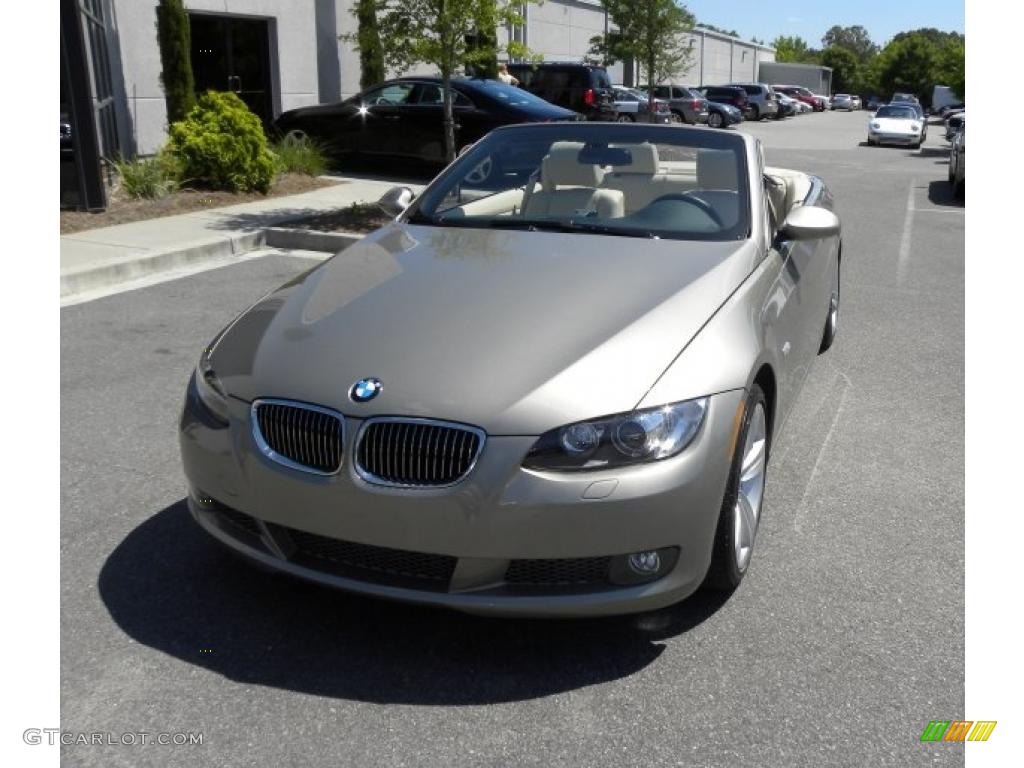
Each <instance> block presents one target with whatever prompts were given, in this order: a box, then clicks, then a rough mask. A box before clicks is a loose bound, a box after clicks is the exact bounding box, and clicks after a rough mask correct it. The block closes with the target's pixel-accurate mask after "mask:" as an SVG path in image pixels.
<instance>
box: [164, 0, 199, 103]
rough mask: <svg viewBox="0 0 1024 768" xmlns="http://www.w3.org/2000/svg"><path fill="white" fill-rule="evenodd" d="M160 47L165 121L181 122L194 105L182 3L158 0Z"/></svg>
mask: <svg viewBox="0 0 1024 768" xmlns="http://www.w3.org/2000/svg"><path fill="white" fill-rule="evenodd" d="M156 36H157V42H158V44H159V46H160V65H161V67H162V70H161V72H160V83H161V84H162V85H163V88H164V99H165V100H166V102H167V122H168V123H176V122H178V121H179V120H183V119H184V118H185V115H187V114H188V113H189V111H190V110H191V109H192V107H193V106H195V103H196V86H195V78H194V77H193V76H192V58H191V56H192V33H191V30H190V28H189V24H188V14H187V13H186V12H185V6H184V4H183V3H182V0H160V4H159V5H158V6H157V8H156Z"/></svg>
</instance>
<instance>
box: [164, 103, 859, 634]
mask: <svg viewBox="0 0 1024 768" xmlns="http://www.w3.org/2000/svg"><path fill="white" fill-rule="evenodd" d="M382 205H385V206H387V207H388V208H389V209H390V210H391V211H392V212H393V213H394V214H395V219H394V221H393V222H392V223H391V224H388V225H387V226H385V227H383V228H382V229H380V230H378V231H377V232H374V233H373V234H371V235H369V236H367V237H366V238H365V239H363V240H362V241H361V242H359V243H358V244H356V245H353V246H351V247H350V248H348V249H346V250H344V251H342V252H341V253H339V254H338V255H336V256H334V257H333V258H332V259H330V260H329V261H327V262H325V263H323V264H321V265H320V266H318V267H316V268H315V269H313V270H311V271H309V272H307V273H305V274H304V275H302V276H300V277H299V278H297V279H295V280H292V281H291V282H289V283H288V284H286V285H284V286H282V287H281V288H279V289H277V290H276V291H273V292H272V293H270V294H268V295H267V296H265V297H264V298H262V299H260V300H259V301H258V302H256V304H254V305H253V306H252V307H251V308H250V309H248V310H247V311H246V312H244V313H242V315H240V316H239V317H238V318H237V319H236V320H234V321H233V322H232V323H231V324H230V325H229V326H228V327H227V328H225V329H224V330H223V331H221V332H220V333H219V334H218V335H217V337H216V338H215V339H214V340H213V341H212V342H211V343H210V344H209V345H208V347H207V348H206V349H205V350H204V351H203V353H202V355H201V357H200V360H199V364H198V366H197V368H196V371H195V373H194V375H193V376H192V379H191V381H190V382H189V385H188V393H187V397H186V401H185V407H184V411H183V414H182V418H181V425H180V443H181V453H182V459H183V462H184V468H185V474H186V476H187V478H188V483H189V487H190V491H189V501H188V503H189V507H190V509H191V511H192V514H193V515H194V517H195V519H196V520H197V521H198V523H199V524H200V525H201V526H202V527H203V528H204V529H205V530H206V531H208V532H209V533H210V534H211V535H212V536H214V537H216V538H217V539H218V540H220V541H221V542H222V543H223V544H225V545H227V546H228V547H231V548H232V549H234V550H236V551H237V552H239V553H242V554H244V555H246V556H247V557H249V558H250V559H252V560H254V561H257V562H258V563H261V564H263V565H264V566H269V567H271V568H274V569H277V570H279V571H282V572H285V573H288V574H291V575H294V576H299V577H302V578H305V579H309V580H312V581H315V582H319V583H321V584H326V585H331V586H334V587H338V588H341V589H345V590H350V591H353V592H358V593H362V594H366V595H373V596H378V597H383V598H391V599H398V600H407V601H413V602H418V603H425V604H432V605H438V606H448V607H451V608H457V609H461V610H466V611H472V612H479V613H484V612H487V613H495V614H505V615H551V616H554V615H586V614H613V613H630V612H636V611H645V610H650V609H654V608H658V607H661V606H665V605H668V604H671V603H673V602H676V601H679V600H681V599H683V598H685V597H686V596H688V595H689V594H691V593H692V592H693V591H695V590H696V589H697V588H698V587H700V586H701V585H702V584H704V585H707V586H709V587H712V588H717V589H725V590H729V589H734V588H735V587H736V586H737V585H738V584H739V583H740V580H741V579H742V578H743V576H744V574H745V573H746V571H747V570H748V568H749V565H750V562H751V553H752V551H753V547H754V543H755V539H756V535H757V528H758V523H759V521H760V520H761V517H762V514H763V509H762V499H763V497H764V488H765V477H766V469H767V466H768V461H769V458H770V456H771V446H772V443H773V441H774V439H775V438H776V437H777V436H778V434H779V431H780V430H781V429H782V428H783V425H784V424H785V422H786V418H787V416H788V414H789V413H790V410H791V408H792V406H793V403H794V400H795V398H796V395H797V391H798V389H799V387H800V386H801V384H802V382H803V380H804V377H805V375H806V373H807V371H808V368H809V366H810V365H811V364H812V361H813V360H814V358H815V355H816V354H818V353H820V352H824V351H825V350H827V349H828V348H829V346H830V345H831V344H832V341H833V338H834V337H835V334H836V327H837V321H838V313H839V274H840V255H841V240H840V224H839V220H838V219H837V217H836V216H835V215H834V214H833V212H832V199H831V196H830V194H829V192H828V190H827V189H826V187H825V185H824V184H823V183H822V181H821V180H820V179H818V178H816V177H814V176H811V175H808V174H806V173H802V172H799V171H794V170H786V169H781V168H770V167H766V166H765V160H764V155H763V151H762V149H761V145H760V143H759V141H758V140H756V139H755V138H752V137H750V136H745V135H738V134H733V133H724V132H719V131H715V132H712V131H707V130H703V129H700V128H682V127H676V126H654V125H625V124H602V123H587V124H580V123H574V124H559V123H551V124H541V125H520V126H510V127H506V128H500V129H497V130H495V131H493V132H492V133H490V134H489V135H487V136H486V137H484V138H483V139H481V140H480V141H479V142H477V143H476V144H475V145H473V146H472V147H470V148H469V149H468V150H467V151H465V152H464V153H463V154H462V155H461V156H460V157H459V158H458V159H457V160H456V161H455V162H454V163H452V164H451V165H450V166H449V167H448V168H446V169H445V170H444V171H443V172H442V173H441V174H440V175H439V176H438V177H437V178H436V179H435V180H434V181H433V182H432V183H431V184H430V185H429V186H428V187H427V189H426V190H425V191H424V192H423V193H422V194H421V195H419V197H418V198H416V199H413V195H412V193H411V192H410V191H409V190H407V189H402V188H398V189H395V190H393V191H392V192H391V193H389V194H388V195H386V196H385V199H384V200H382Z"/></svg>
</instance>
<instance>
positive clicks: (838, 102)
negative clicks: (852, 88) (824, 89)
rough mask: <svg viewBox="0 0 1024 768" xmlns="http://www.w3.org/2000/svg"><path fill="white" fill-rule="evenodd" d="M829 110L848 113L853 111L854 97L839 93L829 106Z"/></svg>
mask: <svg viewBox="0 0 1024 768" xmlns="http://www.w3.org/2000/svg"><path fill="white" fill-rule="evenodd" d="M829 109H832V110H836V109H845V110H846V111H847V112H852V111H853V97H852V96H851V95H850V94H848V93H837V94H836V95H835V96H833V97H832V102H831V104H830V105H829Z"/></svg>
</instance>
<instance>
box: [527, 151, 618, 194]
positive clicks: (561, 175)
mask: <svg viewBox="0 0 1024 768" xmlns="http://www.w3.org/2000/svg"><path fill="white" fill-rule="evenodd" d="M581 149H583V144H582V143H581V142H575V141H556V142H555V143H554V144H552V145H551V149H550V150H548V154H547V155H546V156H545V157H544V160H543V162H542V163H541V174H540V178H541V185H542V186H543V187H544V189H545V190H547V191H551V190H553V189H554V188H555V187H556V186H570V187H597V186H600V184H601V180H602V179H603V178H604V173H603V172H602V171H601V169H600V168H598V167H597V166H596V165H593V164H589V165H584V164H583V163H581V162H580V161H579V154H580V150H581Z"/></svg>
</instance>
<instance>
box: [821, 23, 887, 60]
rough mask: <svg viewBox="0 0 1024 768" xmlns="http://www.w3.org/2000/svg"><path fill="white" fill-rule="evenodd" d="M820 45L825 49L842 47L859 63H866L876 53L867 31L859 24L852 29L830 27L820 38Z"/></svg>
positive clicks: (875, 46)
mask: <svg viewBox="0 0 1024 768" xmlns="http://www.w3.org/2000/svg"><path fill="white" fill-rule="evenodd" d="M821 44H822V46H824V47H825V48H831V47H833V46H837V45H839V46H842V47H843V48H848V49H849V50H851V51H853V53H854V54H855V55H856V56H857V59H858V60H859V61H860V62H861V63H867V62H868V61H869V60H870V59H871V58H872V57H874V55H875V54H876V53H878V46H877V45H875V44H874V43H873V42H871V36H870V35H868V31H867V30H866V29H864V27H862V26H860V25H859V24H858V25H857V26H854V27H840V26H839V25H836V26H834V27H831V28H830V29H829V30H828V32H826V33H825V36H824V37H823V38H821Z"/></svg>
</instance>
